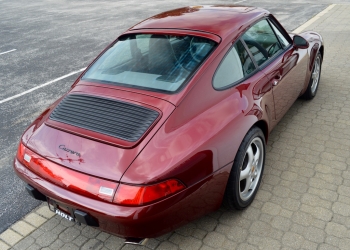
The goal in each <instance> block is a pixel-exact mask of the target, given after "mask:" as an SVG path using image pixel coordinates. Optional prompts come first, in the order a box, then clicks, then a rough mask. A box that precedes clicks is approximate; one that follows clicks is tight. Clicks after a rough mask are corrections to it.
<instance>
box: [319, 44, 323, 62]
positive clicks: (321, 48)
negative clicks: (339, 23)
mask: <svg viewBox="0 0 350 250" xmlns="http://www.w3.org/2000/svg"><path fill="white" fill-rule="evenodd" d="M319 51H320V53H321V56H322V61H323V55H324V46H323V45H321V47H320V50H319Z"/></svg>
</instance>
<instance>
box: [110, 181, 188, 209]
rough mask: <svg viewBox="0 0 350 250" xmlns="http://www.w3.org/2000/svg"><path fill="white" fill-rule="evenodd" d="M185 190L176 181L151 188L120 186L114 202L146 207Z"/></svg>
mask: <svg viewBox="0 0 350 250" xmlns="http://www.w3.org/2000/svg"><path fill="white" fill-rule="evenodd" d="M184 188H185V186H184V184H182V183H181V182H180V181H178V180H174V179H172V180H167V181H164V182H161V183H158V184H154V185H149V186H131V185H125V184H119V187H118V190H117V192H116V194H115V196H114V200H113V202H114V203H117V204H120V205H131V206H137V205H144V204H147V203H151V202H155V201H157V200H160V199H162V198H165V197H168V196H170V195H172V194H175V193H177V192H179V191H181V190H182V189H184Z"/></svg>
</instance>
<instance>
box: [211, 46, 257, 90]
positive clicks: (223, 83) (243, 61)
mask: <svg viewBox="0 0 350 250" xmlns="http://www.w3.org/2000/svg"><path fill="white" fill-rule="evenodd" d="M254 70H255V65H254V63H253V61H252V59H251V58H250V56H249V54H248V52H247V51H246V49H245V47H244V45H243V44H242V42H241V41H240V40H239V41H238V42H236V44H235V45H234V46H232V48H231V49H230V51H229V52H228V53H227V54H226V56H225V57H224V59H223V60H222V62H221V63H220V65H219V67H218V69H217V71H216V73H215V76H214V79H213V85H214V88H215V89H222V88H225V87H227V86H229V85H232V84H234V83H235V82H238V81H240V80H242V79H243V78H245V77H246V76H247V75H250V73H252V72H253V71H254Z"/></svg>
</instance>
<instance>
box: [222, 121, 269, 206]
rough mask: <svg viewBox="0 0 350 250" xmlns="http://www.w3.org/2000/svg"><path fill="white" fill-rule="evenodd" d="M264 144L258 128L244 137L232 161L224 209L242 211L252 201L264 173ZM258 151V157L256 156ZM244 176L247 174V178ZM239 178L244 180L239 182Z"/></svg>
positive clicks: (262, 134)
mask: <svg viewBox="0 0 350 250" xmlns="http://www.w3.org/2000/svg"><path fill="white" fill-rule="evenodd" d="M265 144H266V142H265V136H264V133H263V132H262V131H261V129H260V128H258V127H253V128H251V129H250V130H249V131H248V133H247V134H246V136H245V137H244V139H243V141H242V143H241V145H240V146H239V149H238V151H237V154H236V157H235V159H234V161H233V165H232V169H231V173H230V177H229V179H228V182H227V185H226V191H225V196H224V200H223V204H224V206H225V207H226V208H228V209H237V210H242V209H244V208H246V207H248V206H249V205H250V204H251V203H252V201H253V200H254V197H255V195H256V193H257V191H258V189H259V186H260V182H261V178H262V175H263V172H264V165H265ZM258 150H259V152H260V153H259V156H257V154H258ZM261 151H262V152H261ZM251 152H253V154H252V153H251ZM257 158H258V159H257ZM248 172H249V173H248ZM258 172H259V173H258ZM241 174H242V177H241ZM246 174H248V175H247V177H246ZM241 178H244V179H242V180H240V179H241ZM250 180H252V182H251V183H249V182H250ZM248 186H249V187H248ZM250 187H252V188H251V189H250ZM241 189H243V190H241Z"/></svg>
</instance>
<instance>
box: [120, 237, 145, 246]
mask: <svg viewBox="0 0 350 250" xmlns="http://www.w3.org/2000/svg"><path fill="white" fill-rule="evenodd" d="M147 240H148V238H126V239H125V242H124V244H129V245H138V246H144V245H145V244H146V242H147Z"/></svg>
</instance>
